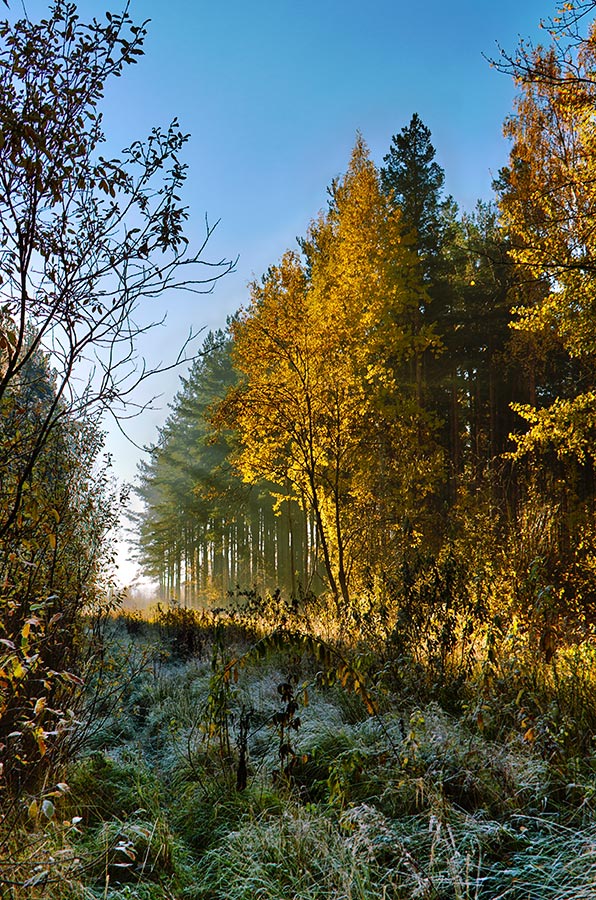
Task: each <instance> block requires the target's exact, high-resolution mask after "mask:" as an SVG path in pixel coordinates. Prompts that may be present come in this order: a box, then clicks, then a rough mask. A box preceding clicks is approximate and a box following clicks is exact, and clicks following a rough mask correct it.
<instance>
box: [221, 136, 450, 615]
mask: <svg viewBox="0 0 596 900" xmlns="http://www.w3.org/2000/svg"><path fill="white" fill-rule="evenodd" d="M303 250H304V252H305V256H306V264H305V262H304V261H303V260H302V259H301V258H300V257H299V255H298V254H297V253H294V252H288V253H286V254H285V256H284V257H283V259H282V260H281V262H280V264H279V265H277V266H273V267H272V268H270V269H269V271H268V273H267V275H266V276H265V277H264V278H263V281H262V283H261V284H254V285H253V286H252V296H251V303H250V305H249V306H248V308H247V309H245V310H244V311H242V312H241V314H240V315H239V317H238V319H237V321H236V322H235V323H234V325H233V337H234V349H233V358H234V362H235V365H236V367H237V369H238V370H239V372H240V373H241V382H240V384H239V386H238V387H237V388H235V389H234V390H233V391H231V392H230V393H229V394H228V396H227V398H226V400H225V401H224V403H223V404H222V405H221V406H220V408H219V412H218V417H217V418H218V421H219V422H220V423H226V424H228V425H232V426H233V428H234V429H235V430H236V432H237V435H238V439H239V449H238V451H237V453H236V456H235V464H236V466H237V467H238V469H239V470H240V472H241V473H242V475H243V477H244V479H245V480H246V481H248V482H257V481H258V480H263V479H264V480H266V481H268V482H271V483H272V484H273V485H274V486H275V487H274V488H273V489H274V491H275V492H276V493H277V494H278V497H279V499H280V501H281V500H283V499H284V498H294V499H296V500H298V501H299V502H300V504H301V505H302V507H303V508H304V509H306V510H309V511H311V512H312V513H313V514H314V519H315V523H316V529H317V536H318V541H319V545H320V550H321V554H322V557H323V561H324V565H325V569H326V574H327V578H328V580H329V584H330V587H331V591H332V593H333V595H334V596H335V598H336V600H337V599H338V598H339V597H340V596H341V597H342V598H343V600H344V601H346V602H347V601H348V600H349V598H350V590H351V588H352V587H353V586H357V585H359V584H361V583H362V578H363V574H364V572H365V570H366V568H367V567H369V566H370V565H371V564H372V563H373V561H378V559H379V558H382V556H383V554H384V553H385V552H386V549H387V545H388V543H390V542H391V540H392V537H393V536H395V534H396V533H397V531H399V529H400V528H401V523H402V522H403V520H404V518H406V517H408V518H413V519H414V518H415V517H416V509H417V505H419V504H420V502H421V500H422V498H424V496H426V495H427V494H428V493H429V492H430V491H432V489H433V486H434V485H435V483H436V480H437V477H438V472H439V458H438V455H437V454H436V452H434V450H433V448H432V442H431V441H430V437H429V423H428V421H427V420H426V418H425V416H424V414H423V412H422V410H421V409H420V408H419V406H418V404H417V402H416V398H415V396H413V395H412V393H411V392H407V391H405V390H403V389H402V388H401V387H400V386H399V378H398V375H399V371H400V368H403V366H404V364H406V363H407V362H408V361H409V360H411V359H412V358H415V357H416V356H417V355H420V354H422V353H423V352H424V351H426V350H427V349H428V348H429V347H433V346H434V345H436V344H437V340H436V338H435V336H434V334H433V333H432V330H431V329H427V330H426V331H424V330H422V329H420V328H417V327H416V322H417V318H418V315H417V313H418V309H419V306H420V304H422V303H424V302H425V294H424V290H423V287H422V283H421V279H420V274H419V270H418V261H417V259H416V257H415V255H414V254H413V252H412V251H411V249H410V248H409V247H408V246H407V244H406V243H405V242H404V241H403V239H402V238H401V237H400V227H399V214H398V213H396V212H395V211H392V210H391V209H390V206H389V203H388V200H387V198H386V196H385V195H383V193H382V191H381V189H380V184H379V178H378V174H377V171H376V169H375V167H374V165H373V163H372V162H371V161H370V159H369V157H368V151H367V149H366V146H365V144H364V142H363V141H362V139H361V138H358V141H357V143H356V146H355V149H354V152H353V154H352V158H351V161H350V166H349V169H348V172H347V174H346V176H345V177H344V178H343V179H342V180H341V181H340V182H339V183H337V184H335V185H334V187H333V199H332V202H331V204H330V209H329V210H328V211H327V212H326V213H325V214H321V215H320V216H319V218H318V219H317V220H315V221H314V222H313V223H312V225H311V227H310V230H309V233H308V237H307V239H306V240H305V241H304V242H303Z"/></svg>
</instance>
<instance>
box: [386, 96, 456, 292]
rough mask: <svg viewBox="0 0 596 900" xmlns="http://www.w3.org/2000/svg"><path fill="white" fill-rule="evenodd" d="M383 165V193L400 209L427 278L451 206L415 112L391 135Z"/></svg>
mask: <svg viewBox="0 0 596 900" xmlns="http://www.w3.org/2000/svg"><path fill="white" fill-rule="evenodd" d="M383 162H384V163H385V166H383V167H382V168H381V184H382V187H383V190H384V191H385V193H386V194H388V195H389V196H390V197H391V200H392V203H393V204H394V205H395V206H396V207H398V208H399V210H400V212H401V216H402V223H403V225H402V227H403V230H404V232H406V233H407V234H408V236H409V237H410V239H411V240H412V242H413V246H414V248H415V249H416V251H417V253H418V256H419V258H420V260H421V264H422V267H423V272H424V275H425V277H426V278H427V279H430V278H432V274H433V271H434V269H435V268H436V264H437V262H438V260H439V259H440V250H441V248H442V245H443V243H444V240H445V238H446V233H447V231H448V224H449V222H450V220H451V219H452V218H453V215H452V214H453V210H454V203H453V200H452V198H451V197H447V198H445V197H443V188H444V184H445V172H444V171H443V169H442V168H441V166H440V165H439V164H438V163H437V162H436V161H435V148H434V147H433V144H432V142H431V132H430V129H429V128H427V126H426V125H425V124H424V123H423V122H422V120H421V118H420V116H419V115H418V113H414V115H413V116H412V118H411V119H410V123H409V125H407V126H405V127H404V128H402V130H401V131H400V133H399V134H396V135H394V136H393V138H392V141H391V147H390V150H389V153H387V154H386V156H384V157H383Z"/></svg>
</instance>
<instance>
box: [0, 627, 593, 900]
mask: <svg viewBox="0 0 596 900" xmlns="http://www.w3.org/2000/svg"><path fill="white" fill-rule="evenodd" d="M185 615H186V614H185ZM110 627H111V629H112V634H111V636H110V645H111V647H112V653H113V659H112V663H111V665H110V666H109V667H108V670H109V671H110V672H111V675H110V678H111V679H112V683H111V688H112V691H111V694H110V697H111V699H110V701H109V702H105V703H104V705H103V707H102V709H101V715H97V716H96V719H95V721H94V724H93V727H92V728H89V729H88V732H87V736H86V744H85V746H83V747H82V748H81V751H80V754H79V757H78V759H77V760H75V761H74V762H73V763H71V765H70V768H69V769H68V771H67V772H66V773H63V775H62V776H61V777H62V778H63V780H62V781H60V782H59V786H57V785H50V784H48V785H46V787H45V788H44V790H43V791H42V792H41V793H38V794H37V795H36V796H23V797H21V798H20V799H19V804H20V806H19V809H18V810H16V812H15V815H16V814H17V813H18V816H19V823H20V824H19V825H18V827H17V828H15V827H11V828H10V829H8V828H7V827H4V830H3V834H2V840H3V845H2V846H3V849H2V857H1V858H0V866H1V868H0V880H1V883H2V893H0V896H2V898H6V900H8V898H10V900H24V898H33V900H35V898H38V897H39V898H44V900H67V898H80V900H100V898H101V900H124V898H130V900H132V898H137V900H172V898H176V900H178V898H179V900H183V898H184V900H207V898H208V900H241V898H242V900H243V898H246V900H248V898H251V900H252V898H271V900H275V898H282V897H283V898H284V900H285V898H295V900H311V898H312V900H315V898H317V900H318V898H326V900H331V898H333V900H368V898H370V900H372V898H375V900H376V898H387V900H389V898H396V900H402V898H403V900H406V898H408V900H412V898H419V900H472V898H475V900H528V898H530V900H544V898H548V900H551V898H552V900H571V898H579V900H584V898H586V900H587V898H595V897H596V887H594V885H595V884H596V813H595V805H596V755H594V753H593V752H592V740H591V738H592V735H593V733H594V732H593V730H592V722H593V718H592V717H593V715H594V694H593V691H592V688H593V685H594V678H595V666H594V655H593V653H591V652H590V650H589V649H588V647H587V646H585V645H584V646H579V645H578V646H576V647H572V648H567V649H566V650H565V651H564V652H562V653H560V654H558V655H557V657H556V659H555V660H554V661H553V662H552V663H551V664H550V665H549V666H547V665H546V664H545V663H544V662H542V663H540V665H538V663H537V661H536V658H535V656H534V657H532V656H531V654H530V651H529V650H528V649H527V647H526V648H524V647H523V646H522V641H521V638H520V637H519V636H517V637H516V638H515V640H516V641H517V642H518V643H519V647H518V648H517V650H518V652H516V655H515V657H513V655H510V656H506V655H502V654H501V655H499V656H498V659H499V660H500V662H499V663H498V664H493V665H492V667H491V671H490V672H488V671H487V667H486V666H485V668H484V670H482V669H478V671H477V672H476V673H475V674H474V677H473V678H471V679H470V680H469V681H468V682H466V683H465V684H464V685H463V686H462V685H461V684H458V685H457V686H453V690H454V691H455V690H457V691H458V692H459V696H458V697H457V698H456V699H457V702H454V703H451V704H441V703H440V702H438V700H437V699H433V697H432V696H431V695H430V694H429V692H425V691H424V690H423V689H422V688H420V689H419V690H418V691H417V692H416V691H415V690H414V688H413V687H412V686H410V687H409V688H408V690H406V691H404V690H403V689H402V688H403V683H402V684H401V685H396V686H395V687H394V689H393V690H392V689H391V684H389V683H387V679H386V676H385V675H383V677H385V683H383V681H382V677H377V683H378V684H379V685H381V687H379V688H378V689H375V697H376V701H377V710H376V712H375V714H374V715H370V714H369V712H368V711H367V709H366V707H365V704H364V703H363V701H362V698H361V696H359V694H358V692H357V691H355V690H353V689H352V690H347V689H346V688H343V687H342V686H341V684H340V683H339V682H338V681H337V680H335V682H334V683H330V682H331V681H332V679H329V678H328V677H326V676H325V677H322V675H325V673H324V672H323V673H322V670H321V660H320V659H313V657H312V654H310V655H309V653H306V652H302V653H300V654H299V653H297V651H296V646H294V645H293V644H292V642H291V641H290V643H289V645H288V647H287V648H286V649H284V647H283V643H280V642H278V643H277V644H272V645H271V646H270V649H269V651H268V652H267V653H265V654H263V655H259V654H257V653H249V654H248V655H246V656H245V657H244V658H245V663H244V664H243V665H241V664H240V662H241V661H242V654H246V651H247V650H248V649H249V648H250V647H251V646H252V643H251V642H254V640H255V634H254V633H252V632H250V631H248V630H243V629H241V628H240V627H239V625H238V623H237V622H232V623H231V625H230V627H229V628H227V627H225V626H223V627H222V625H221V622H219V623H215V622H214V621H211V622H210V623H209V624H208V623H207V622H206V620H205V619H204V620H203V621H202V622H197V623H195V625H193V624H192V623H191V622H190V621H186V620H185V621H181V622H176V621H174V620H173V619H172V617H171V616H170V618H169V619H168V620H167V621H166V622H165V623H164V622H163V621H162V622H159V623H155V624H150V623H147V622H141V621H140V620H136V619H133V620H127V619H121V620H120V621H116V622H114V623H112V624H111V626H110ZM176 627H178V628H181V629H183V630H188V629H191V628H193V627H194V628H196V633H195V634H194V636H192V640H191V644H192V648H191V650H189V645H188V643H187V641H186V640H184V641H179V640H178V639H177V638H179V634H178V636H177V635H176V632H175V628H176ZM189 640H190V639H189ZM530 660H531V666H530ZM341 671H342V673H343V676H344V680H346V682H347V687H348V688H349V687H350V685H351V682H350V678H348V675H346V674H345V671H344V670H343V669H342V670H341ZM350 677H351V676H350ZM369 680H370V683H371V684H372V683H373V678H371V677H370V675H369ZM90 702H91V703H95V701H94V700H91V701H90ZM445 706H448V707H450V708H453V709H457V710H458V712H457V713H453V712H451V713H450V712H447V711H446V709H445ZM580 735H581V736H580ZM7 821H8V820H6V822H7Z"/></svg>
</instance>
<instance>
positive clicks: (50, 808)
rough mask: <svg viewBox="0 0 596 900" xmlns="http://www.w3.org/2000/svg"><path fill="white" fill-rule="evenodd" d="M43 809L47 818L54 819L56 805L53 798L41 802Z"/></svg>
mask: <svg viewBox="0 0 596 900" xmlns="http://www.w3.org/2000/svg"><path fill="white" fill-rule="evenodd" d="M41 811H42V813H43V815H44V816H45V817H46V819H52V818H53V817H54V813H55V812H56V807H55V806H54V804H53V803H52V801H51V800H47V799H46V800H44V801H43V803H42V804H41Z"/></svg>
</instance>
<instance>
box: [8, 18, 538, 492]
mask: <svg viewBox="0 0 596 900" xmlns="http://www.w3.org/2000/svg"><path fill="white" fill-rule="evenodd" d="M78 7H79V13H80V16H81V18H82V19H83V20H84V19H86V18H90V17H92V16H96V17H98V18H99V17H100V16H103V14H104V12H105V10H106V9H108V8H109V9H111V10H112V11H118V10H119V9H120V8H121V7H120V6H119V5H118V4H117V3H114V4H110V2H109V0H104V2H102V3H98V2H95V0H81V2H80V3H79V4H78ZM26 8H27V12H28V14H29V17H30V18H32V19H36V18H39V17H40V16H42V15H44V14H45V12H46V11H47V4H46V3H44V2H41V0H26ZM130 8H131V13H132V15H133V18H135V19H136V20H141V21H142V20H144V19H147V18H148V19H151V22H150V24H149V35H148V39H147V43H146V55H145V57H143V58H141V59H140V61H139V64H138V65H137V66H134V67H131V68H130V69H129V70H128V71H127V72H126V73H125V74H124V76H123V78H121V79H120V80H119V81H116V82H114V84H113V85H112V88H111V90H110V93H109V95H108V96H107V98H106V102H105V104H104V107H103V111H104V117H105V127H106V131H107V133H108V135H109V138H110V142H111V143H112V145H113V146H114V149H115V150H116V149H117V150H119V149H121V147H124V146H126V145H127V144H128V143H130V142H131V141H132V140H134V139H136V138H139V137H143V136H145V134H146V133H147V132H148V131H149V130H150V128H151V127H152V126H153V125H157V124H161V125H167V124H168V123H169V121H170V120H171V119H172V118H173V117H174V116H177V117H178V119H179V120H180V124H181V127H182V129H183V130H184V131H185V132H190V133H191V135H192V138H191V141H190V143H189V144H188V147H187V150H186V154H185V158H186V162H187V163H188V165H189V178H188V184H187V192H186V199H187V201H188V204H189V206H190V213H191V221H190V224H189V236H190V237H191V240H192V239H194V240H195V241H200V240H202V236H203V228H204V217H205V214H207V215H208V217H209V220H210V222H215V221H216V220H218V219H219V220H220V224H219V225H218V228H217V231H216V234H215V235H214V237H213V238H212V240H211V242H210V245H209V246H208V248H207V251H206V258H208V259H216V258H221V257H222V256H227V257H236V256H239V262H238V265H237V269H236V272H235V273H234V274H232V275H229V276H227V277H226V278H225V279H224V280H222V282H220V284H219V285H218V286H217V287H216V289H215V291H214V293H213V294H211V295H210V296H208V297H196V296H195V297H193V296H192V295H178V296H170V297H168V298H167V301H166V303H165V304H164V305H162V307H161V308H160V309H159V310H156V317H161V314H162V313H163V312H164V311H165V310H166V307H167V313H168V320H167V324H166V326H165V327H164V328H162V329H160V331H159V334H156V335H154V336H153V337H150V338H148V339H147V340H146V343H145V346H144V347H143V350H144V352H145V353H146V354H147V355H148V356H149V357H150V360H149V361H150V362H153V361H156V360H160V359H163V360H164V361H167V360H168V359H169V358H172V357H173V356H175V354H176V351H177V348H178V346H179V345H180V343H181V341H182V340H183V338H184V336H185V334H186V332H187V331H188V328H189V326H190V325H191V324H192V325H193V326H194V327H195V329H196V328H200V327H203V326H206V327H207V328H216V327H218V326H221V325H224V323H225V319H226V316H227V315H228V314H230V313H232V312H233V311H235V310H236V309H237V308H238V306H240V305H241V304H242V303H244V302H245V301H246V298H247V291H246V285H247V282H249V281H250V280H251V279H252V278H253V277H255V276H256V277H260V275H261V274H262V273H263V272H264V271H265V270H266V269H267V267H268V266H269V265H270V264H272V263H274V262H276V261H277V259H278V258H279V257H280V255H281V254H282V253H283V252H284V250H285V249H287V248H288V247H292V246H295V239H296V236H298V235H302V234H304V232H305V230H306V227H307V225H308V222H309V221H310V219H311V218H312V217H313V216H315V215H316V213H317V212H318V210H319V209H321V208H322V207H323V206H324V205H325V203H326V188H327V186H328V185H329V183H330V182H331V180H332V179H333V178H334V177H336V176H337V175H339V174H341V173H342V172H343V171H344V170H345V167H346V165H347V162H348V159H349V155H350V151H351V148H352V145H353V142H354V137H355V133H356V131H357V130H360V131H361V132H362V134H363V136H364V138H365V140H366V141H367V143H368V145H369V147H370V149H371V153H372V156H373V159H374V160H375V161H376V162H377V163H381V162H382V157H383V155H384V154H385V153H387V151H388V149H389V145H390V142H391V137H392V135H393V134H395V133H397V132H398V131H399V130H400V129H401V128H402V127H403V126H404V125H406V124H407V123H408V122H409V120H410V118H411V116H412V114H413V113H414V112H417V113H418V114H419V115H420V117H421V118H422V120H423V122H424V123H425V124H426V125H427V126H428V127H429V128H430V129H431V131H432V138H433V143H434V145H435V147H436V150H437V160H438V162H439V163H440V164H441V165H442V166H443V168H444V169H445V174H446V189H447V191H448V192H449V193H451V194H452V195H453V196H454V198H455V200H456V201H457V202H458V204H459V205H460V207H462V208H463V209H471V208H472V207H473V206H474V204H475V202H476V199H478V198H482V199H489V198H490V196H491V187H490V185H491V179H492V177H493V176H495V175H496V174H497V172H498V170H499V168H500V166H502V165H503V164H504V163H505V162H506V159H507V145H506V142H505V140H504V139H503V137H502V123H503V120H504V118H505V116H506V115H507V114H508V113H509V112H510V111H511V103H512V98H513V96H514V85H513V83H512V81H511V79H510V78H508V77H507V76H505V75H502V74H499V73H498V72H497V71H495V70H494V69H491V68H490V66H489V64H488V62H487V61H486V59H484V58H483V54H486V55H487V56H495V55H497V53H498V50H497V42H498V43H499V44H501V45H502V46H503V47H505V48H508V49H514V48H515V46H516V44H517V42H518V39H519V37H520V36H523V37H530V38H534V39H535V40H536V39H537V38H539V34H540V33H539V30H538V23H539V21H540V18H541V17H543V16H549V15H552V14H553V13H554V12H555V7H554V4H550V3H549V2H547V0H542V2H539V0H523V2H520V0H499V2H493V0H459V2H458V0H452V2H450V3H446V2H444V0H425V2H412V0H409V2H405V0H366V2H363V0H361V2H357V0H341V2H339V0H302V2H301V3H298V2H295V0H294V2H289V0H252V2H246V0H243V2H241V0H227V2H225V3H218V2H216V0H211V2H205V0H169V2H167V3H166V2H164V0H132V2H131V7H130ZM20 12H21V6H20V0H11V10H10V12H8V13H7V15H8V16H9V17H10V18H12V17H14V16H15V15H17V14H19V13H20ZM177 384H178V376H177V375H168V376H163V377H161V378H160V379H159V383H158V384H155V385H154V386H153V392H154V393H159V394H162V395H163V396H162V398H161V400H160V401H159V403H158V404H157V405H158V407H159V408H158V409H156V410H155V411H153V412H148V413H146V414H144V415H143V416H142V417H141V418H140V419H138V420H137V421H135V422H133V423H131V424H130V425H129V430H130V433H131V435H132V437H133V438H134V439H135V441H137V442H138V443H141V444H146V443H150V442H152V441H154V440H155V439H156V437H157V432H156V429H157V426H158V425H159V424H161V423H163V421H164V419H165V417H166V416H167V412H168V410H167V404H168V402H170V401H171V399H172V397H173V395H174V394H175V392H176V390H177ZM109 447H110V449H111V450H112V451H113V453H114V461H115V468H116V471H117V472H118V474H119V475H120V476H121V477H122V478H124V479H127V480H132V479H133V478H134V475H135V469H136V464H137V461H138V459H139V457H140V453H138V452H137V451H136V450H135V449H134V448H133V447H132V446H130V445H127V444H126V442H125V441H124V439H123V438H120V437H118V436H115V435H112V436H111V437H110V439H109Z"/></svg>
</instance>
